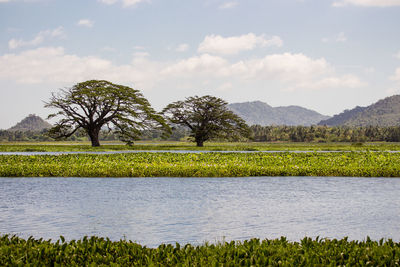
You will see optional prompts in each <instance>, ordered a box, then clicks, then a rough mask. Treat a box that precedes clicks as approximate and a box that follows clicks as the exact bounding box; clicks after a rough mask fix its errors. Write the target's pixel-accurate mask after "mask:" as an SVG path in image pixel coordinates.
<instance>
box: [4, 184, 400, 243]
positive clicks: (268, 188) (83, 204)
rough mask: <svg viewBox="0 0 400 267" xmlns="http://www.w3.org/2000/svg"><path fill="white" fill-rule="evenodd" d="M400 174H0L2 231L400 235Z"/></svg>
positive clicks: (138, 236)
mask: <svg viewBox="0 0 400 267" xmlns="http://www.w3.org/2000/svg"><path fill="white" fill-rule="evenodd" d="M399 192H400V179H396V178H395V179H390V178H344V177H246V178H0V233H1V234H7V233H8V234H17V235H19V236H21V237H25V238H26V237H29V236H31V235H32V236H34V237H36V238H40V237H43V238H45V239H49V238H51V239H53V240H54V239H58V238H59V236H60V235H63V236H65V237H66V239H68V240H70V239H80V238H82V237H83V236H85V235H89V236H90V235H97V236H103V237H109V238H110V239H112V240H119V239H121V238H122V239H124V238H126V239H128V240H129V239H130V240H132V241H137V242H139V243H140V244H142V245H147V246H153V247H154V246H158V245H159V244H161V243H174V242H179V243H181V244H185V243H193V244H202V243H203V242H204V241H210V242H216V241H222V240H227V241H229V240H244V239H249V238H253V237H257V238H261V239H265V238H269V239H271V238H277V237H280V236H286V237H288V239H289V240H292V241H298V240H300V239H302V238H303V237H305V236H309V237H316V236H320V237H328V238H342V237H345V236H348V237H349V238H350V239H357V240H363V239H365V238H366V236H370V237H371V238H372V239H380V238H392V239H394V240H395V241H399V240H400V224H399V222H400V194H399Z"/></svg>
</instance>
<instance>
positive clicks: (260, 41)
mask: <svg viewBox="0 0 400 267" xmlns="http://www.w3.org/2000/svg"><path fill="white" fill-rule="evenodd" d="M282 45H283V41H282V39H281V38H280V37H278V36H272V37H271V38H269V39H268V38H267V37H266V36H265V35H259V36H257V35H255V34H254V33H249V34H245V35H240V36H232V37H222V36H220V35H208V36H206V37H205V39H204V40H203V42H201V43H200V45H199V48H198V49H197V51H198V52H199V53H210V54H219V55H235V54H238V53H240V52H242V51H250V50H253V49H255V48H257V47H267V46H276V47H281V46H282Z"/></svg>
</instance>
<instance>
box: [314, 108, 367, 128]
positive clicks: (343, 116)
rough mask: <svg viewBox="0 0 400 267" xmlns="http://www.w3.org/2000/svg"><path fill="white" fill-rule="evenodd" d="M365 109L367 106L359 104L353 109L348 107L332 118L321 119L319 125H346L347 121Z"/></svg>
mask: <svg viewBox="0 0 400 267" xmlns="http://www.w3.org/2000/svg"><path fill="white" fill-rule="evenodd" d="M365 109H366V107H359V106H357V107H355V108H353V109H351V110H348V109H346V110H345V111H343V112H342V113H340V114H337V115H334V116H333V117H332V118H329V119H327V120H323V121H320V123H318V125H327V126H338V125H344V124H345V123H346V121H348V120H350V119H351V118H353V117H355V116H356V115H357V114H359V113H361V112H363V111H364V110H365Z"/></svg>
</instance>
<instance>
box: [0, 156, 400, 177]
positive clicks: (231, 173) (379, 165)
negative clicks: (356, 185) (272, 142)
mask: <svg viewBox="0 0 400 267" xmlns="http://www.w3.org/2000/svg"><path fill="white" fill-rule="evenodd" d="M247 176H353V177H400V154H399V153H389V152H339V153H318V152H310V153H288V152H282V153H262V152H256V153H158V152H155V153H151V152H148V153H147V152H140V153H131V154H110V155H90V154H74V155H53V156H50V155H40V156H17V155H13V156H6V155H1V156H0V177H247Z"/></svg>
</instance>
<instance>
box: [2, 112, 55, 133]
mask: <svg viewBox="0 0 400 267" xmlns="http://www.w3.org/2000/svg"><path fill="white" fill-rule="evenodd" d="M51 127H52V125H51V124H50V123H48V122H46V121H44V120H43V119H42V118H40V117H39V116H36V115H35V114H30V115H29V116H28V117H26V118H25V119H23V120H22V121H20V122H18V123H17V124H16V125H15V126H13V127H11V128H10V129H8V130H9V131H23V132H26V131H41V130H43V129H49V128H51Z"/></svg>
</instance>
